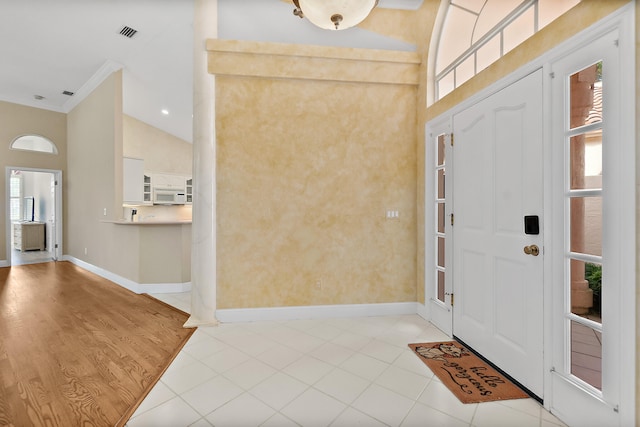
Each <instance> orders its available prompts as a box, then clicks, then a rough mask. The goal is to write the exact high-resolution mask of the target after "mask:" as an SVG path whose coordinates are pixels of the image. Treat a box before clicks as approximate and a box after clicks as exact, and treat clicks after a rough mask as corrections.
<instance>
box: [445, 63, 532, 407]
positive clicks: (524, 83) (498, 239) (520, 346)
mask: <svg viewBox="0 0 640 427" xmlns="http://www.w3.org/2000/svg"><path fill="white" fill-rule="evenodd" d="M453 134H454V138H455V144H454V149H453V156H454V162H455V165H456V168H455V171H454V174H453V209H454V213H455V225H454V227H453V253H454V255H453V257H454V258H453V265H454V266H455V268H454V271H453V288H454V293H455V305H454V307H453V312H454V315H453V318H454V321H453V330H454V334H455V335H456V336H457V337H458V338H460V339H461V340H462V341H464V342H465V343H467V344H468V345H469V346H470V347H472V348H473V349H475V350H477V351H478V352H480V353H481V354H482V355H483V356H484V357H486V358H487V359H489V360H490V361H492V362H493V363H495V364H496V365H497V366H498V367H500V368H501V369H503V370H504V371H505V372H506V373H508V374H509V375H511V376H512V377H513V378H515V379H516V380H517V381H518V382H520V383H521V384H522V385H524V386H525V387H527V388H528V389H529V390H530V391H531V392H533V393H535V394H536V395H538V396H540V397H542V394H543V387H542V383H543V352H542V350H543V319H542V315H543V306H542V302H543V295H542V291H543V268H542V266H543V262H542V260H543V254H542V229H543V227H542V224H539V225H540V227H539V231H538V234H525V227H524V217H525V216H538V217H539V218H542V203H543V197H542V187H543V179H542V177H543V167H542V136H543V134H542V71H541V70H539V71H536V72H534V73H532V74H530V75H528V76H527V77H524V78H523V79H521V80H519V81H517V82H516V83H514V84H512V85H511V86H509V87H507V88H505V89H503V90H501V91H499V92H497V93H496V94H494V95H492V96H490V97H488V98H486V99H485V100H483V101H480V102H479V103H477V104H476V105H474V106H472V107H470V108H468V109H467V110H465V111H463V112H461V113H459V114H457V115H455V116H454V120H453ZM525 247H528V248H530V250H529V253H525ZM533 247H536V248H537V250H538V254H537V255H535V250H532V249H531V248H533Z"/></svg>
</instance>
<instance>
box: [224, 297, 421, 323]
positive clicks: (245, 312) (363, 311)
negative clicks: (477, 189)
mask: <svg viewBox="0 0 640 427" xmlns="http://www.w3.org/2000/svg"><path fill="white" fill-rule="evenodd" d="M417 305H418V303H416V302H395V303H382V304H344V305H311V306H299V307H265V308H226V309H218V310H216V318H217V319H218V320H219V321H220V322H223V323H236V322H255V321H259V320H297V319H326V318H332V317H369V316H400V315H406V314H416V313H417Z"/></svg>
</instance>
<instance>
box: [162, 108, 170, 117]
mask: <svg viewBox="0 0 640 427" xmlns="http://www.w3.org/2000/svg"><path fill="white" fill-rule="evenodd" d="M161 113H162V114H164V115H165V116H168V115H169V110H167V109H166V108H163V109H162V110H161Z"/></svg>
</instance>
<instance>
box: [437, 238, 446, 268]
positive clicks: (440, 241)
mask: <svg viewBox="0 0 640 427" xmlns="http://www.w3.org/2000/svg"><path fill="white" fill-rule="evenodd" d="M444 266H445V265H444V238H443V237H438V267H444Z"/></svg>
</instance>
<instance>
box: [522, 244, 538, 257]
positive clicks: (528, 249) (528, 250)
mask: <svg viewBox="0 0 640 427" xmlns="http://www.w3.org/2000/svg"><path fill="white" fill-rule="evenodd" d="M524 253H525V254H527V255H533V256H538V254H540V248H539V247H538V246H537V245H530V246H525V247H524Z"/></svg>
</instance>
